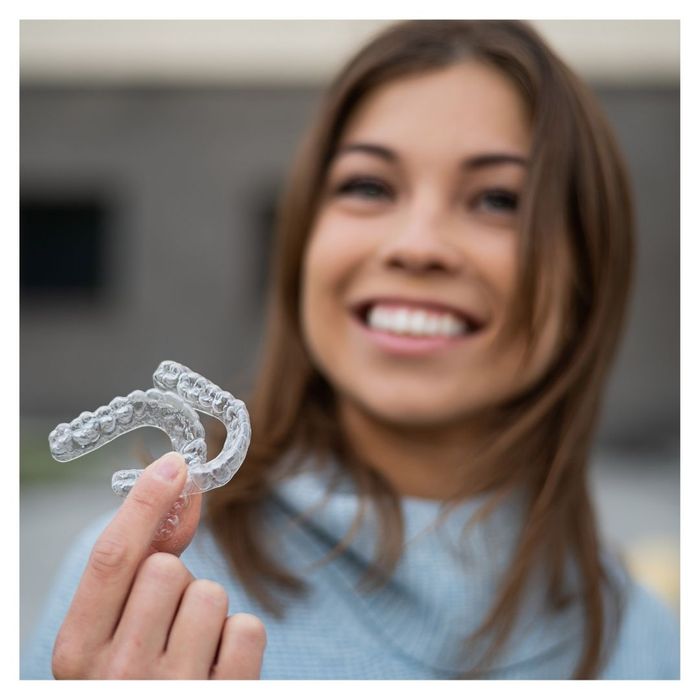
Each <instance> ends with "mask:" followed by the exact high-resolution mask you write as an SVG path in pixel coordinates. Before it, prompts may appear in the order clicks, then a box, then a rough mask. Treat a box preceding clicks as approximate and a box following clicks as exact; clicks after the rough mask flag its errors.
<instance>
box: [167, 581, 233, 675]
mask: <svg viewBox="0 0 700 700" xmlns="http://www.w3.org/2000/svg"><path fill="white" fill-rule="evenodd" d="M227 614H228V596H227V594H226V591H225V590H224V588H223V586H221V585H220V584H218V583H216V582H214V581H208V580H206V579H197V580H196V581H193V582H192V583H191V584H190V585H189V586H188V587H187V590H186V591H185V594H184V596H183V597H182V602H181V603H180V609H179V610H178V613H177V616H176V618H175V621H174V622H173V626H172V629H171V630H170V637H169V638H168V644H167V647H166V650H165V656H166V663H167V665H168V666H169V667H170V668H171V669H175V670H176V673H177V675H178V676H179V677H181V678H190V679H192V678H194V679H207V678H209V673H210V670H211V667H212V666H213V664H214V660H215V659H216V650H217V648H218V647H219V639H220V638H221V632H222V629H223V626H224V621H225V620H226V615H227Z"/></svg>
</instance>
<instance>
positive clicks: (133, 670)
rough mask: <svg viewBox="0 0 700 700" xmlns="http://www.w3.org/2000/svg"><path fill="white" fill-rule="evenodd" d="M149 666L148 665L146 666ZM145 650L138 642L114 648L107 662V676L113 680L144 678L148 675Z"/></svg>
mask: <svg viewBox="0 0 700 700" xmlns="http://www.w3.org/2000/svg"><path fill="white" fill-rule="evenodd" d="M146 667H147V666H146ZM146 667H145V666H144V657H143V650H142V649H141V648H140V645H139V644H137V643H127V644H122V645H120V646H119V648H116V649H113V650H112V653H111V654H110V656H109V658H108V659H107V661H106V664H105V676H106V678H108V679H111V680H143V679H145V678H146V677H147V674H146V672H145V670H144V669H145V668H146Z"/></svg>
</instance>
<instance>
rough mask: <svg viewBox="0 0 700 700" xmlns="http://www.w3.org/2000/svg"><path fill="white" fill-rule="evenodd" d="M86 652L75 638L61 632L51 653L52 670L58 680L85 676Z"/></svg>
mask: <svg viewBox="0 0 700 700" xmlns="http://www.w3.org/2000/svg"><path fill="white" fill-rule="evenodd" d="M84 658H85V656H84V654H83V653H82V652H81V649H80V648H79V645H77V644H76V643H75V641H74V640H73V639H71V638H70V637H68V636H66V635H65V634H64V633H62V632H59V634H58V636H57V637H56V641H55V643H54V646H53V651H52V653H51V672H52V673H53V676H54V678H56V679H57V680H64V679H65V680H70V679H78V678H84V677H85V673H84V666H83V661H84Z"/></svg>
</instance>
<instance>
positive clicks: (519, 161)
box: [335, 143, 527, 170]
mask: <svg viewBox="0 0 700 700" xmlns="http://www.w3.org/2000/svg"><path fill="white" fill-rule="evenodd" d="M353 152H359V153H366V154H368V155H372V156H377V157H378V158H381V159H382V160H385V161H386V162H388V163H396V162H398V160H399V156H398V155H397V153H396V152H395V151H392V150H391V149H390V148H387V147H386V146H379V145H378V144H374V143H349V144H346V145H344V146H341V147H340V148H338V150H337V151H336V152H335V157H336V158H337V157H338V156H341V155H343V154H345V153H353ZM504 164H513V165H522V166H523V167H526V166H527V159H526V158H524V157H523V156H521V155H518V154H517V153H479V154H477V155H474V156H469V157H468V158H465V159H464V160H463V161H462V162H461V163H460V170H472V169H475V168H484V167H488V166H491V165H504Z"/></svg>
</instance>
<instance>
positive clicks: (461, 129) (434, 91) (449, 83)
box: [340, 61, 531, 156]
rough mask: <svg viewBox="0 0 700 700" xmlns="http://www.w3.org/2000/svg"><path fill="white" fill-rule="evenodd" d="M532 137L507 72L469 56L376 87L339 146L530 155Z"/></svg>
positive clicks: (525, 115)
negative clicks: (363, 144) (359, 144)
mask: <svg viewBox="0 0 700 700" xmlns="http://www.w3.org/2000/svg"><path fill="white" fill-rule="evenodd" d="M530 139H531V136H530V126H529V120H528V117H527V108H526V105H525V103H524V101H523V99H522V97H521V96H520V94H519V93H518V91H517V90H516V88H515V87H514V85H513V84H512V83H511V81H510V80H509V79H508V77H507V76H505V75H504V74H503V73H501V72H500V71H499V70H497V69H496V68H494V67H491V66H489V65H486V64H483V63H478V62H476V61H469V62H465V63H460V64H456V65H453V66H450V67H448V68H442V69H438V70H434V71H430V72H424V73H419V74H416V75H410V76H407V77H402V78H398V79H396V80H393V81H390V82H388V83H385V84H384V85H381V86H380V87H378V88H376V89H375V90H374V91H373V92H371V93H370V94H369V95H367V96H366V97H365V99H364V100H362V102H361V103H360V105H359V106H358V108H357V109H356V110H355V112H354V113H353V114H352V115H351V117H350V119H349V120H348V123H347V126H346V128H345V130H344V133H343V135H342V137H341V141H340V146H341V147H342V146H344V145H347V144H348V143H351V142H353V141H363V142H369V143H372V142H376V143H384V144H394V145H395V146H396V147H397V148H398V147H399V145H403V146H404V147H408V146H410V147H412V148H419V147H420V146H424V147H426V148H427V149H429V150H433V149H434V148H440V149H445V150H446V152H450V153H455V152H457V153H461V152H463V151H464V152H465V155H467V154H469V153H470V152H473V151H483V150H484V149H486V150H488V151H507V152H516V153H519V154H520V155H522V156H526V155H527V153H528V152H529V148H530Z"/></svg>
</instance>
